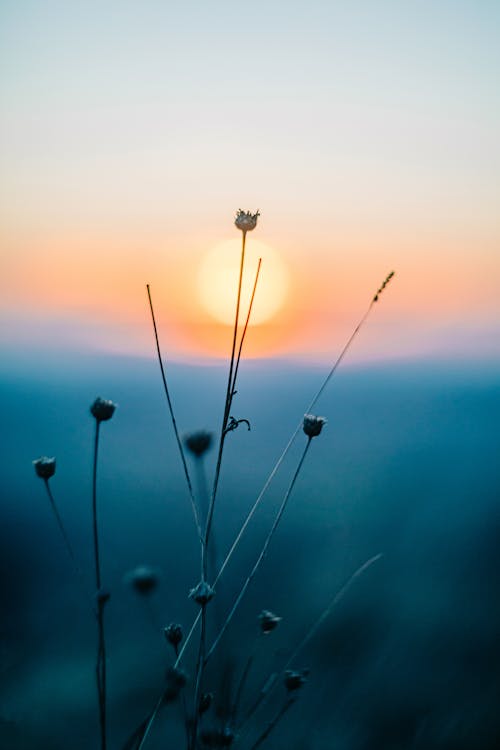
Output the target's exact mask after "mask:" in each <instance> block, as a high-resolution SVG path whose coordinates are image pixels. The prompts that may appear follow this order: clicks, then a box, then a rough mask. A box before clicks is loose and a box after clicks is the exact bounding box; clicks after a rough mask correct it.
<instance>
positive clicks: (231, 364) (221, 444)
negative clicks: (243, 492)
mask: <svg viewBox="0 0 500 750" xmlns="http://www.w3.org/2000/svg"><path fill="white" fill-rule="evenodd" d="M246 237H247V233H246V232H243V234H242V241H241V258H240V275H239V280H238V294H237V297H236V313H235V318H234V328H233V343H232V347H231V358H230V360H229V374H228V378H227V388H226V401H225V404H224V416H223V418H222V427H221V432H220V439H219V451H218V454H217V463H216V466H215V475H214V483H213V487H212V496H211V498H210V504H209V507H208V515H207V523H206V526H205V547H207V546H208V541H209V539H210V531H211V529H212V520H213V516H214V509H215V499H216V496H217V489H218V486H219V477H220V470H221V464H222V454H223V453H224V442H225V439H226V427H227V422H228V419H229V412H230V410H231V403H232V400H233V389H234V383H233V370H234V356H235V352H236V338H237V335H238V324H239V317H240V304H241V286H242V283H243V269H244V266H245V246H246Z"/></svg>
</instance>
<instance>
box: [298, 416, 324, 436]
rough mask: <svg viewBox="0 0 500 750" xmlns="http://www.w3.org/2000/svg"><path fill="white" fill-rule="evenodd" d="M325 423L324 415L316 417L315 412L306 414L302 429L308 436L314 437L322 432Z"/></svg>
mask: <svg viewBox="0 0 500 750" xmlns="http://www.w3.org/2000/svg"><path fill="white" fill-rule="evenodd" d="M325 424H326V419H325V418H324V417H315V416H314V414H304V422H303V425H302V429H303V430H304V432H305V433H306V435H307V437H310V438H313V437H317V436H318V435H319V434H320V432H321V430H322V429H323V427H324V425H325Z"/></svg>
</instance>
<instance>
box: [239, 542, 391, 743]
mask: <svg viewBox="0 0 500 750" xmlns="http://www.w3.org/2000/svg"><path fill="white" fill-rule="evenodd" d="M381 557H382V554H378V555H374V557H371V558H370V559H369V560H367V561H366V562H365V563H363V565H360V567H359V568H357V570H355V571H354V573H353V574H352V575H351V576H350V577H349V578H348V579H347V581H346V582H345V583H344V585H343V586H342V587H341V588H340V589H339V590H338V591H337V593H336V594H335V596H334V597H333V599H332V600H331V601H330V603H329V604H328V605H327V606H326V607H325V609H324V610H323V612H322V613H321V614H320V616H319V617H318V619H317V620H315V622H314V623H313V624H312V626H311V627H310V628H309V630H308V631H307V633H306V634H305V636H304V638H303V639H302V640H301V641H300V643H299V644H298V646H297V647H296V648H295V649H294V651H293V652H292V654H291V656H290V657H289V658H288V660H287V662H286V664H285V665H284V666H283V668H282V670H281V674H282V675H284V674H285V672H286V670H287V669H290V667H291V666H292V664H293V662H294V661H295V659H296V658H297V656H298V655H299V653H300V652H301V651H302V650H303V649H304V648H305V646H307V644H308V643H309V641H310V640H311V638H313V636H314V635H316V633H317V631H318V629H319V628H320V627H321V625H322V624H323V623H324V622H325V620H326V619H327V618H328V617H329V615H330V613H331V611H332V609H333V608H334V607H336V605H337V604H338V603H339V602H340V600H341V599H343V598H344V596H345V595H346V594H347V592H348V591H349V589H350V588H351V586H352V585H353V584H354V583H355V581H356V580H357V579H358V578H359V577H360V576H361V575H363V573H364V572H365V571H366V570H368V568H370V567H371V566H372V565H373V564H374V563H376V562H377V561H378V560H380V558H381ZM269 683H270V685H269ZM278 684H280V682H279V681H278V680H277V675H276V673H273V674H272V675H271V676H270V677H269V678H268V680H267V681H266V686H267V685H269V688H268V689H266V690H262V691H261V694H260V695H259V698H258V699H257V701H256V702H255V703H254V705H253V706H252V709H251V710H250V711H249V712H248V713H247V715H246V716H245V719H244V721H243V722H242V723H241V725H240V726H239V727H238V729H242V727H243V726H244V725H245V724H246V723H247V722H248V721H249V719H250V718H251V717H252V716H253V715H254V714H255V713H256V711H257V709H259V708H260V707H261V705H262V704H263V703H265V702H266V701H267V700H268V698H269V696H270V695H272V693H273V692H274V689H275V688H276V686H277V685H278Z"/></svg>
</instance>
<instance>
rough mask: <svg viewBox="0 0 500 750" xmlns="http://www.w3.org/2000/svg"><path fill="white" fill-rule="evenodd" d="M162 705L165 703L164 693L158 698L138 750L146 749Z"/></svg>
mask: <svg viewBox="0 0 500 750" xmlns="http://www.w3.org/2000/svg"><path fill="white" fill-rule="evenodd" d="M162 703H163V691H162V693H161V695H160V697H159V698H158V700H157V701H156V705H155V707H154V710H153V712H152V714H151V716H150V717H149V721H148V723H147V724H146V729H145V730H144V734H143V735H142V739H141V741H140V743H139V745H138V747H137V750H142V748H143V747H144V743H145V742H146V740H147V738H148V737H149V733H150V732H151V727H152V726H153V724H154V721H155V719H156V717H157V716H158V711H159V710H160V708H161V704H162Z"/></svg>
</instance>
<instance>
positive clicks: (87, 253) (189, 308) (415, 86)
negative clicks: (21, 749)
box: [0, 0, 500, 360]
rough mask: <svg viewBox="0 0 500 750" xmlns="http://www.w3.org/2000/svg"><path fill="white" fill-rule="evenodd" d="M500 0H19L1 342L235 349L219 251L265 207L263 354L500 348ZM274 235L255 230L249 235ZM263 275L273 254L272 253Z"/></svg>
mask: <svg viewBox="0 0 500 750" xmlns="http://www.w3.org/2000/svg"><path fill="white" fill-rule="evenodd" d="M499 31H500V5H499V4H498V3H497V2H493V0H492V1H491V2H487V1H486V0H479V1H478V2H470V1H469V2H462V1H461V0H453V1H452V0H448V1H440V0H433V2H426V1H425V0H424V1H422V2H419V3H410V2H403V1H402V0H398V1H395V0H394V1H393V2H390V1H389V0H380V1H378V2H353V3H346V2H342V3H341V2H334V1H331V2H324V1H319V0H310V2H307V3H304V2H301V3H297V2H293V1H290V2H287V3H286V4H285V3H283V2H274V1H273V0H266V2H261V1H260V0H257V1H256V2H253V3H251V4H245V5H243V4H241V3H238V2H234V1H233V2H217V1H215V2H212V3H207V2H190V3H181V2H159V1H153V0H146V1H145V2H141V3H138V2H128V1H127V0H120V2H115V1H114V0H111V1H109V2H102V1H101V2H92V1H91V0H87V1H86V2H67V1H65V2H62V1H60V2H56V1H51V0H44V2H42V1H41V0H39V1H38V2H35V1H29V0H15V2H14V1H13V0H12V1H10V2H9V1H8V0H3V2H2V3H1V5H0V47H1V52H0V55H1V58H0V69H1V72H0V95H1V107H2V118H1V123H0V138H1V161H2V177H1V196H0V197H1V209H0V210H1V214H0V232H1V236H0V239H1V269H0V271H1V273H0V315H1V318H2V326H1V331H0V343H1V344H2V347H4V348H5V349H6V350H8V351H10V352H11V351H13V350H14V351H16V350H19V349H21V348H22V349H24V350H25V351H26V350H31V349H32V350H33V351H38V350H39V349H40V348H42V349H51V350H53V349H65V350H74V349H77V350H88V349H93V350H95V349H97V350H106V351H116V352H128V353H139V354H144V353H149V352H151V343H152V341H151V330H150V325H149V319H148V309H147V300H146V296H145V289H144V285H145V283H146V282H149V283H151V285H152V289H153V294H154V298H155V304H156V307H157V314H158V319H159V322H160V325H161V331H162V339H163V342H164V346H165V349H166V351H167V352H168V353H169V354H170V355H171V356H174V357H177V358H179V357H180V358H185V357H205V356H218V355H220V354H221V353H222V352H223V351H226V350H227V343H228V331H229V329H228V328H227V327H225V326H224V325H221V324H219V323H217V322H215V321H213V320H212V319H211V318H210V316H209V315H208V313H207V312H206V311H205V310H204V309H203V307H202V305H201V302H200V298H199V293H198V287H197V274H198V269H199V267H200V264H201V262H202V260H203V257H204V255H205V254H206V253H207V252H208V251H210V250H211V249H212V248H213V247H214V246H216V245H217V244H218V243H220V242H223V241H225V240H228V239H231V238H234V237H235V236H237V230H236V229H235V228H234V227H233V225H232V221H233V216H234V211H235V210H236V209H237V208H239V207H242V208H244V209H247V208H248V209H252V210H255V209H257V208H259V209H260V210H261V212H262V216H261V219H260V222H259V226H258V228H257V229H256V230H255V234H254V236H255V239H259V240H260V241H262V242H264V243H266V244H268V245H270V246H271V247H273V248H274V249H275V250H276V251H277V252H278V253H279V254H280V255H281V258H282V260H283V261H284V262H285V264H286V266H287V267H288V272H289V287H288V296H287V299H286V303H285V305H284V307H283V308H282V310H281V311H280V312H279V313H278V315H277V316H276V317H275V318H273V320H272V321H269V322H268V323H266V324H262V325H260V326H257V327H255V328H253V329H252V331H251V335H250V336H249V340H248V353H249V354H251V355H258V356H263V355H264V356H269V355H273V356H276V355H287V356H295V357H307V358H308V359H310V360H321V359H323V358H325V357H328V358H331V355H332V352H333V353H335V352H336V351H337V350H338V347H339V345H340V344H341V343H342V341H343V340H344V339H345V338H346V336H347V335H348V334H349V332H350V330H351V329H352V326H353V325H354V324H355V322H356V321H357V319H358V318H359V316H360V314H362V312H363V311H364V309H365V308H366V305H367V303H368V302H369V300H370V298H371V296H372V294H373V292H374V290H375V289H376V287H377V286H378V285H379V283H380V282H381V281H382V280H383V278H384V276H385V274H386V273H387V272H388V271H390V270H391V269H393V268H394V269H395V270H396V272H397V276H396V278H395V279H394V282H393V284H392V285H391V287H390V288H389V289H388V290H387V293H386V294H385V296H384V298H383V301H381V304H380V307H379V308H378V309H377V310H376V314H375V315H374V316H373V318H372V320H371V321H370V325H369V327H368V328H367V329H366V330H365V332H364V334H363V337H362V339H361V340H360V341H359V344H358V347H357V350H356V355H355V356H356V357H359V358H361V359H371V358H374V357H376V358H389V357H405V356H415V355H417V356H428V355H430V354H432V355H436V354H439V355H443V356H457V357H467V358H470V357H475V356H478V357H498V356H500V336H499V335H498V334H499V332H500V331H499V328H500V326H499V320H500V294H499V290H500V283H499V282H500V225H499V221H498V218H499V206H500V187H499V186H500V180H499V174H500V145H499V137H498V133H499V132H500V81H499V78H500V75H499V74H500V44H499V43H498V39H499ZM252 237H253V236H249V245H250V246H251V240H252ZM262 273H263V274H265V259H264V265H263V269H262Z"/></svg>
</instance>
